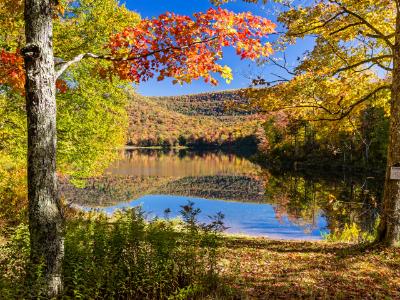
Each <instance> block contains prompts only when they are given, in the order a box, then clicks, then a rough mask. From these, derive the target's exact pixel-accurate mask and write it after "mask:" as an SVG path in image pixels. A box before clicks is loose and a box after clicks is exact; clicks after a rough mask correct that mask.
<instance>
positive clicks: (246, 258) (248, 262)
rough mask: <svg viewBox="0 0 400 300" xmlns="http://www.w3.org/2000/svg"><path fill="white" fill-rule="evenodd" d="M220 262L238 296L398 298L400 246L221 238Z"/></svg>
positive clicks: (244, 297) (226, 281)
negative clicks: (387, 246)
mask: <svg viewBox="0 0 400 300" xmlns="http://www.w3.org/2000/svg"><path fill="white" fill-rule="evenodd" d="M221 253H222V257H221V258H220V264H221V267H222V273H221V275H222V276H223V278H224V280H225V284H227V285H228V286H230V287H231V288H232V289H233V290H234V291H235V294H236V295H238V298H239V299H360V298H361V299H400V249H399V248H382V247H366V246H365V245H364V246H363V245H356V244H342V243H328V242H298V241H277V240H269V239H265V238H249V237H246V238H244V237H241V238H239V237H225V240H224V247H223V249H221Z"/></svg>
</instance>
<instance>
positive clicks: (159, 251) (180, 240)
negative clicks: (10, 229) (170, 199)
mask: <svg viewBox="0 0 400 300" xmlns="http://www.w3.org/2000/svg"><path fill="white" fill-rule="evenodd" d="M181 213H182V219H183V220H182V221H176V220H169V219H168V218H167V219H166V220H160V219H154V220H152V221H149V222H147V221H146V220H145V217H144V214H143V212H142V211H141V210H140V209H130V210H126V211H120V212H118V213H115V214H114V215H113V216H112V217H107V216H106V215H104V214H102V213H99V212H91V213H89V214H88V215H86V216H85V217H79V218H75V219H72V220H69V221H68V222H67V226H66V235H65V259H64V268H63V278H64V291H63V298H66V299H71V298H73V299H80V298H85V299H87V298H90V299H103V298H105V299H120V298H122V299H187V298H190V299H193V298H196V297H199V296H201V295H205V294H207V293H209V292H210V291H211V290H213V289H215V288H216V285H217V284H218V268H217V256H218V251H217V250H218V246H219V244H220V235H219V232H220V231H222V230H223V229H224V227H223V223H222V218H223V216H222V215H220V214H219V215H217V216H216V217H215V219H214V220H212V222H211V223H210V224H207V225H206V224H201V223H199V222H198V221H197V216H198V214H199V213H200V210H199V209H195V208H194V207H193V203H188V205H186V206H183V207H182V211H181ZM0 251H1V252H0V253H2V254H3V255H2V256H0V294H1V295H5V296H6V298H7V299H13V298H14V299H20V298H30V297H32V296H34V297H37V296H38V295H37V294H36V295H32V294H30V293H32V292H35V293H36V291H38V290H40V288H38V286H37V285H38V284H40V283H37V282H36V283H35V285H34V284H33V283H30V282H29V281H28V280H27V276H26V274H28V273H29V272H28V271H27V269H28V268H29V265H28V261H29V233H28V229H27V226H25V225H23V226H20V227H18V228H17V230H15V233H14V235H13V237H12V238H11V239H10V241H9V243H8V244H7V245H6V246H4V247H3V248H2V249H1V250H0ZM35 272H36V273H37V272H40V269H39V270H35ZM36 277H39V278H40V276H36ZM28 285H29V286H31V288H30V287H29V286H28ZM33 287H34V288H33ZM39 296H40V295H39Z"/></svg>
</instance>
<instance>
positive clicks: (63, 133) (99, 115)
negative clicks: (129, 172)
mask: <svg viewBox="0 0 400 300" xmlns="http://www.w3.org/2000/svg"><path fill="white" fill-rule="evenodd" d="M64 80H66V81H67V82H68V83H69V84H70V86H71V88H70V89H68V90H67V91H66V92H65V93H61V94H59V95H58V97H57V101H58V124H57V126H58V132H57V133H58V140H59V142H58V166H59V169H60V171H61V172H62V173H63V174H66V175H70V176H73V177H76V178H80V177H88V176H94V175H96V174H97V173H98V172H101V171H103V170H104V168H105V167H106V166H107V165H108V164H109V162H110V160H112V159H113V158H114V157H115V154H116V151H115V148H119V147H123V145H124V144H125V132H126V128H127V123H128V121H127V114H126V105H127V95H126V93H127V90H129V89H131V87H130V86H129V85H127V84H126V83H124V82H122V81H120V80H118V79H117V78H113V80H112V81H110V80H108V79H103V78H101V77H99V76H98V75H97V74H93V72H90V66H89V63H88V62H85V63H81V64H79V65H78V66H77V67H75V68H73V69H72V70H71V71H70V72H69V73H68V74H67V75H66V76H65V77H64Z"/></svg>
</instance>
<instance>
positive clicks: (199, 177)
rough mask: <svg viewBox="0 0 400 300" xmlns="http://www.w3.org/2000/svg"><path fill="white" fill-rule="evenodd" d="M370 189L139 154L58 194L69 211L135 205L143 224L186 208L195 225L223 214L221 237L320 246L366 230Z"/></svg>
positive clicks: (226, 161)
mask: <svg viewBox="0 0 400 300" xmlns="http://www.w3.org/2000/svg"><path fill="white" fill-rule="evenodd" d="M373 183H374V182H369V181H368V180H367V179H365V180H364V181H363V180H360V178H357V180H355V179H354V178H351V177H349V176H347V175H346V174H343V176H340V177H338V176H337V175H336V176H334V177H328V178H324V177H323V176H316V178H314V177H313V176H309V175H302V174H293V173H284V174H282V173H274V172H273V171H270V170H267V169H264V168H262V167H261V166H259V165H257V164H256V163H253V162H251V161H250V160H249V159H247V158H245V157H240V156H237V155H234V154H225V153H222V152H205V153H198V152H191V151H187V150H180V151H177V150H176V151H174V150H170V151H162V150H148V149H146V150H130V151H125V152H123V153H121V156H120V158H119V159H118V160H117V161H115V162H114V163H112V164H111V165H110V166H109V168H108V169H107V170H106V171H105V172H104V174H103V176H100V177H95V178H90V179H88V180H87V183H86V186H85V187H84V188H77V187H74V186H71V185H68V186H63V187H62V194H63V197H64V198H65V199H67V200H68V201H69V202H70V203H72V204H73V205H75V206H79V207H82V208H84V209H86V210H89V209H100V210H103V211H105V212H107V213H109V214H112V213H113V212H115V211H116V210H118V209H124V208H129V207H134V206H141V207H142V209H143V210H144V211H145V212H146V216H147V218H154V217H160V218H163V217H168V218H175V217H178V216H179V215H180V210H181V209H182V208H181V206H183V205H186V204H188V201H191V202H193V203H194V205H195V207H196V208H200V209H201V214H200V217H199V221H201V222H209V221H210V216H213V215H215V214H216V213H218V212H221V213H223V214H224V216H225V218H224V223H225V226H226V227H228V229H227V230H226V232H227V233H234V234H245V235H252V236H266V237H270V238H277V239H300V240H320V239H323V237H324V235H326V234H328V233H330V232H333V231H337V230H340V229H342V228H345V226H346V224H347V225H348V224H356V225H357V226H358V228H360V230H362V231H373V229H374V224H375V219H376V217H377V209H376V201H377V200H376V199H378V198H379V197H380V195H379V189H374V185H373ZM166 209H168V210H169V213H168V215H167V216H166V214H165V211H166Z"/></svg>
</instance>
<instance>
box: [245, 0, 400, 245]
mask: <svg viewBox="0 0 400 300" xmlns="http://www.w3.org/2000/svg"><path fill="white" fill-rule="evenodd" d="M399 5H400V3H399V1H397V0H380V1H372V0H362V1H359V0H357V1H356V0H324V1H312V2H311V3H309V4H308V5H306V6H300V5H299V6H297V5H295V4H293V3H292V4H287V6H285V9H284V11H283V12H282V13H281V14H280V16H279V18H278V20H279V21H280V22H282V23H283V24H284V25H285V27H286V31H285V32H284V34H283V35H282V36H281V38H280V39H279V41H278V43H277V47H278V48H282V45H284V44H287V43H295V41H296V39H299V38H305V37H313V38H314V43H315V45H314V48H313V49H312V50H311V51H309V52H307V53H305V55H304V57H303V58H300V61H299V63H298V64H297V65H295V66H293V65H290V64H289V63H287V61H286V59H285V56H282V58H281V59H272V58H271V59H267V60H268V62H269V63H270V64H272V65H274V66H275V67H277V68H279V69H280V70H281V71H283V72H280V74H277V76H276V77H275V78H271V79H270V78H266V79H262V80H261V81H260V82H261V83H263V84H268V85H269V86H270V87H269V88H267V89H256V90H253V91H252V92H251V94H252V96H253V100H254V104H255V105H256V106H258V107H260V108H263V109H264V110H265V111H278V110H285V111H287V112H288V113H290V114H292V115H294V116H296V117H297V118H300V119H304V120H308V121H318V122H325V124H328V123H327V122H329V123H330V124H331V125H328V126H331V128H338V126H351V124H352V122H354V118H359V116H360V115H361V114H362V113H363V111H366V110H367V109H368V108H370V107H381V108H383V109H384V110H385V111H386V112H387V113H388V114H389V115H390V123H391V125H390V142H389V145H388V154H387V170H386V181H385V192H384V199H383V210H382V217H381V224H380V227H379V237H378V240H379V241H382V242H384V243H386V244H389V245H393V244H395V243H396V242H397V241H398V240H399V238H400V181H399V180H397V179H391V178H390V170H391V167H393V166H397V165H398V164H399V163H400V151H399V149H400V119H399V118H400V115H399V110H400V90H399V89H400V86H399V80H400V63H399V60H400V13H399V10H400V8H399ZM284 73H286V74H287V75H283V74H284Z"/></svg>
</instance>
